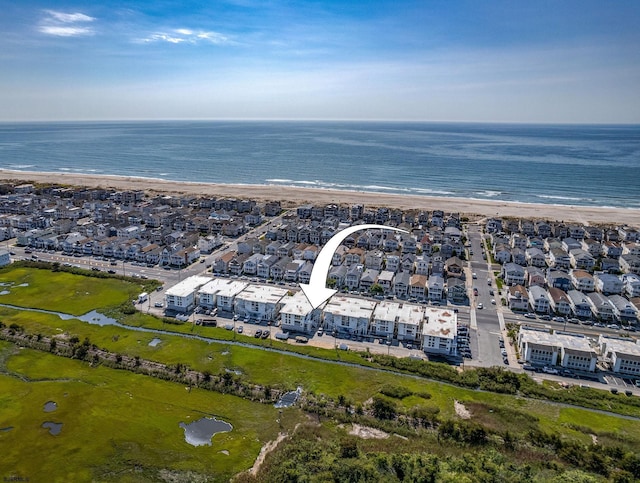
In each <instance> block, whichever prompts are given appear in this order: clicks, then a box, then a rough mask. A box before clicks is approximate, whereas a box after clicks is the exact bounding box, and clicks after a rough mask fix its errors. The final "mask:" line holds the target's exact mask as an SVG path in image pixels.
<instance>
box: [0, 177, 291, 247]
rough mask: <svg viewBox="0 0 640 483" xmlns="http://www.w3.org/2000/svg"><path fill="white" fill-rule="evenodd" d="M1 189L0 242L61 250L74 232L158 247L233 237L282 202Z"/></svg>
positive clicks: (79, 190) (58, 189)
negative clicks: (179, 236) (177, 235)
mask: <svg viewBox="0 0 640 483" xmlns="http://www.w3.org/2000/svg"><path fill="white" fill-rule="evenodd" d="M3 190H4V192H5V193H6V194H4V195H2V196H0V229H1V230H0V237H1V238H4V239H7V238H8V237H14V236H16V237H18V243H19V244H21V245H24V246H31V247H34V248H49V249H56V248H59V245H60V244H61V243H62V241H63V239H61V238H64V237H65V236H66V235H69V234H71V233H74V232H78V233H80V234H81V235H83V236H85V237H87V238H94V239H103V238H109V237H118V238H120V239H123V240H139V239H146V240H149V241H151V242H153V243H157V244H159V245H165V244H166V245H169V244H171V243H174V241H167V240H164V238H170V237H171V234H172V233H174V232H184V233H186V235H187V237H189V236H192V235H195V236H196V237H197V235H198V234H202V235H204V236H207V235H213V236H216V235H226V236H233V237H235V236H238V235H240V234H242V233H245V232H246V231H247V229H248V227H250V226H254V225H258V224H260V223H262V221H263V220H264V216H269V217H270V216H277V215H279V214H280V213H281V212H282V208H281V206H280V202H266V203H264V204H261V205H258V204H257V203H256V202H255V201H253V200H242V199H233V198H222V199H215V198H196V197H172V196H162V195H159V196H156V197H149V196H147V195H146V194H144V193H143V192H142V191H139V190H134V191H114V190H101V189H94V190H92V189H85V188H67V187H64V188H62V187H55V186H49V187H38V189H37V190H36V189H34V190H32V191H23V190H21V189H20V188H19V187H16V186H13V185H3ZM56 237H59V238H56ZM45 238H46V239H45ZM185 245H186V244H185ZM218 246H219V245H218ZM74 250H75V251H76V252H79V251H81V250H80V249H79V248H78V247H74ZM87 252H88V249H87Z"/></svg>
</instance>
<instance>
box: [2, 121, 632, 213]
mask: <svg viewBox="0 0 640 483" xmlns="http://www.w3.org/2000/svg"><path fill="white" fill-rule="evenodd" d="M0 168H5V169H13V170H21V171H52V172H78V173H88V174H113V175H125V176H141V177H147V178H159V179H167V180H177V181H203V182H212V183H238V184H264V185H288V186H298V187H314V188H332V189H339V190H354V191H373V192H383V193H400V194H402V193H407V194H414V195H425V196H429V195H432V196H453V197H460V198H475V199H490V200H501V201H518V202H529V203H545V204H565V205H588V206H615V207H626V208H640V126H638V125H633V126H623V125H615V126H612V125H576V126H571V125H522V124H475V123H400V122H329V121H326V122H321V121H318V122H293V121H291V122H280V121H153V122H146V121H144V122H143V121H140V122H78V123H71V122H64V123H63V122H60V123H15V124H14V123H0Z"/></svg>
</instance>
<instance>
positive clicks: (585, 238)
mask: <svg viewBox="0 0 640 483" xmlns="http://www.w3.org/2000/svg"><path fill="white" fill-rule="evenodd" d="M509 224H510V225H514V224H515V225H516V226H515V227H514V226H511V230H510V231H509V234H507V233H505V232H504V231H497V230H496V228H495V227H496V226H497V225H498V226H499V224H497V223H496V220H489V222H488V223H487V225H486V228H487V231H490V233H491V241H492V254H493V257H494V259H495V260H496V261H498V262H499V263H502V264H505V263H509V262H512V263H515V264H517V265H523V266H535V267H540V268H545V267H551V268H556V269H569V268H577V269H583V270H587V271H593V270H594V269H595V268H596V267H598V266H599V269H600V270H609V271H616V272H618V271H622V272H628V273H640V243H639V242H640V238H639V237H638V236H637V235H638V230H637V229H632V228H630V227H627V226H624V227H618V228H617V229H609V230H602V229H598V228H594V227H581V226H579V225H572V226H569V227H564V228H565V229H564V230H559V231H557V233H556V232H552V231H551V230H546V229H545V230H542V231H540V230H537V231H536V232H535V233H536V234H534V232H532V231H531V230H529V231H522V229H521V228H522V227H520V228H519V227H518V226H517V223H516V222H515V221H514V220H510V221H509ZM540 226H546V225H545V224H540Z"/></svg>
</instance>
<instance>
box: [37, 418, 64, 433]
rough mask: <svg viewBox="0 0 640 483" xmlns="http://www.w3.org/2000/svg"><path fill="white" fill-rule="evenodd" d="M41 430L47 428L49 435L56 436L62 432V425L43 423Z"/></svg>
mask: <svg viewBox="0 0 640 483" xmlns="http://www.w3.org/2000/svg"><path fill="white" fill-rule="evenodd" d="M42 427H43V428H49V434H52V435H54V436H58V435H59V434H60V431H62V423H54V422H53V421H45V422H44V423H42Z"/></svg>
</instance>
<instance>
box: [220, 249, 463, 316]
mask: <svg viewBox="0 0 640 483" xmlns="http://www.w3.org/2000/svg"><path fill="white" fill-rule="evenodd" d="M410 267H411V265H409V266H408V267H406V268H410ZM455 267H458V265H455ZM455 267H453V266H449V269H450V270H447V272H446V273H452V274H453V275H451V276H448V278H446V279H445V278H444V276H442V275H437V274H432V275H429V276H427V275H423V274H421V273H411V271H399V272H393V271H390V270H376V269H373V268H366V267H365V265H361V264H353V265H347V264H346V263H345V264H342V265H338V266H334V267H332V268H331V269H330V271H329V274H328V280H329V281H330V282H329V283H330V284H331V285H332V286H333V287H336V288H338V289H343V290H349V291H361V292H367V291H371V290H372V287H374V285H377V286H379V287H380V291H381V293H382V294H384V295H395V296H397V297H400V298H407V297H408V298H412V299H416V300H430V301H432V302H442V301H444V300H445V299H448V300H450V301H451V302H454V303H463V302H465V301H466V300H467V288H466V285H465V282H464V281H463V280H462V279H461V278H460V275H461V274H462V270H461V269H457V268H455ZM213 270H214V272H216V273H219V274H231V275H236V276H237V275H241V274H243V275H247V276H252V277H253V276H255V277H258V278H262V279H265V280H276V281H287V282H293V283H296V282H297V283H309V279H310V277H311V272H312V270H313V264H312V262H311V261H310V260H304V259H292V258H290V257H279V256H277V255H260V254H257V253H256V254H252V255H249V254H245V255H240V256H236V255H235V254H233V253H231V252H229V253H226V254H224V255H222V256H220V257H218V259H216V260H215V262H214V264H213Z"/></svg>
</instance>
